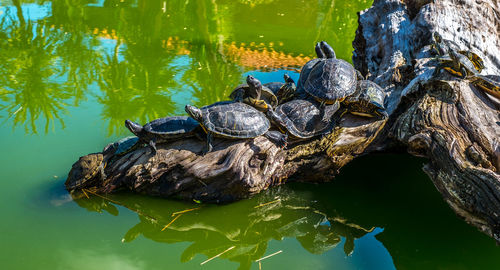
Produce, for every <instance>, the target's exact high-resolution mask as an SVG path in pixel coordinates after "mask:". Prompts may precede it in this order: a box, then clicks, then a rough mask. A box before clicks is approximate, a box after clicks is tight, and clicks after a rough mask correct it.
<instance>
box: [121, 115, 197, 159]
mask: <svg viewBox="0 0 500 270" xmlns="http://www.w3.org/2000/svg"><path fill="white" fill-rule="evenodd" d="M125 126H126V127H127V128H128V129H129V130H130V132H132V133H134V134H135V135H136V136H137V137H139V141H138V142H137V146H140V145H142V144H144V143H145V144H148V145H149V147H150V148H151V150H152V152H153V154H155V155H156V151H157V150H156V144H157V143H165V142H168V141H172V140H176V139H181V138H186V137H191V136H195V135H196V132H197V131H198V130H197V128H198V127H199V126H200V124H199V123H198V122H197V121H196V120H194V119H193V118H191V117H187V116H170V117H164V118H159V119H156V120H153V121H151V122H149V123H147V124H145V125H144V126H141V125H139V124H137V123H134V122H132V121H130V120H125Z"/></svg>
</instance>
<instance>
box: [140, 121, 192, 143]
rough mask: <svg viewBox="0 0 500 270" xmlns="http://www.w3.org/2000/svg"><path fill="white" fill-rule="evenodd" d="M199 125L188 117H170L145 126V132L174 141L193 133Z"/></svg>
mask: <svg viewBox="0 0 500 270" xmlns="http://www.w3.org/2000/svg"><path fill="white" fill-rule="evenodd" d="M199 125H200V124H199V123H198V122H197V121H196V120H194V119H193V118H191V117H188V116H170V117H164V118H159V119H156V120H153V121H151V122H149V123H147V124H145V125H144V131H145V132H147V133H148V134H151V135H155V136H159V137H162V138H165V139H172V138H179V137H183V136H185V135H186V133H191V132H192V131H193V130H194V129H195V128H196V127H198V126H199Z"/></svg>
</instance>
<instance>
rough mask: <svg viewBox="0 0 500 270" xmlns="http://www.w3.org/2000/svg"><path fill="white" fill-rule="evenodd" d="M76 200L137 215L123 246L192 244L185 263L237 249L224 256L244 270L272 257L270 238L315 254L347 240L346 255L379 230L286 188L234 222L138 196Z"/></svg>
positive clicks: (212, 210) (208, 210)
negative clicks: (292, 241)
mask: <svg viewBox="0 0 500 270" xmlns="http://www.w3.org/2000/svg"><path fill="white" fill-rule="evenodd" d="M87 194H89V192H87ZM75 202H76V203H78V204H79V205H80V206H81V207H84V208H86V209H88V210H90V211H97V212H102V211H106V212H108V213H110V214H112V215H118V210H117V208H116V207H115V205H114V204H117V205H121V206H125V207H127V208H129V209H130V210H132V211H134V212H136V213H137V214H138V216H139V220H140V222H139V223H138V224H136V225H135V226H133V227H132V228H130V229H129V230H128V232H127V233H126V234H125V235H124V236H123V240H122V241H123V242H132V241H134V240H135V239H136V238H137V237H138V236H140V235H143V236H144V237H146V238H149V239H151V240H154V241H156V242H163V243H177V242H191V243H192V244H191V245H190V246H189V247H187V248H186V249H185V250H184V252H183V253H182V255H181V261H182V262H187V261H190V260H192V259H193V258H194V257H195V256H196V255H197V254H204V255H206V256H207V257H208V258H210V257H213V256H215V255H217V254H220V253H221V252H223V251H225V250H227V249H228V248H231V247H233V246H234V248H232V249H231V250H230V251H228V252H226V253H224V254H223V255H222V256H221V258H224V259H227V260H230V261H234V262H238V263H239V264H240V269H249V268H250V267H251V265H252V263H253V262H254V261H255V260H257V259H259V258H262V257H264V256H265V255H266V254H267V253H269V252H270V251H269V250H268V243H269V241H271V240H283V239H284V238H295V239H297V240H298V241H299V242H300V244H301V245H302V247H303V248H304V249H305V250H307V251H309V252H310V253H312V254H323V253H325V252H327V251H329V250H331V249H333V248H335V247H336V246H337V245H338V244H339V243H341V241H342V240H343V239H344V240H345V241H344V244H343V249H344V252H345V254H346V255H350V254H352V253H353V251H354V249H355V246H354V240H355V239H358V238H361V237H363V236H364V235H366V234H367V233H370V232H372V231H373V230H374V227H369V228H364V227H362V226H360V225H357V224H354V223H352V222H350V221H348V220H346V219H345V218H343V217H341V216H336V215H328V214H326V213H324V212H322V210H321V209H319V208H317V207H315V205H314V203H312V202H310V201H308V200H305V199H304V198H303V197H301V196H300V195H299V194H296V193H295V192H293V191H292V190H289V189H286V188H282V189H281V190H280V189H274V190H273V191H269V192H266V193H265V194H263V195H261V196H259V197H258V199H257V200H254V201H253V202H252V205H250V204H246V205H245V206H244V207H241V208H240V209H238V211H234V209H233V211H231V212H230V215H231V216H230V219H229V220H228V219H227V218H220V217H219V215H221V214H223V213H224V212H225V211H224V209H223V208H224V207H217V206H199V205H198V206H197V205H195V206H193V207H194V208H192V209H190V210H192V211H188V212H184V213H179V214H175V213H176V212H182V210H184V209H175V207H173V206H171V203H170V202H167V201H163V202H159V201H158V200H154V199H146V198H144V200H143V199H142V198H141V200H137V198H134V197H133V196H113V197H101V196H100V197H95V196H93V197H90V198H87V197H86V196H84V195H82V197H81V198H79V199H76V200H75ZM201 208H203V209H201ZM173 213H174V214H173ZM216 213H219V214H216ZM172 221H173V222H172Z"/></svg>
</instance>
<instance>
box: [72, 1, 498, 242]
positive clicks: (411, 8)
mask: <svg viewBox="0 0 500 270" xmlns="http://www.w3.org/2000/svg"><path fill="white" fill-rule="evenodd" d="M499 19H500V6H499V4H498V3H497V2H496V1H493V0H485V1H481V3H478V2H477V1H471V0H469V1H452V0H442V1H432V3H431V1H425V0H421V1H400V0H375V1H374V4H373V6H372V7H371V8H369V9H367V10H365V11H363V12H360V16H359V27H358V30H357V32H356V38H355V40H354V42H353V45H354V48H355V51H354V56H353V62H354V65H355V67H356V68H357V69H358V70H360V71H361V72H362V73H363V75H365V76H366V77H368V78H369V79H370V80H373V81H375V82H377V83H378V84H379V85H381V86H382V87H383V88H384V89H385V91H386V93H387V95H388V97H387V100H386V106H387V110H388V112H389V115H390V118H389V120H388V121H386V120H381V121H376V120H374V119H365V118H361V117H355V116H352V115H350V114H345V115H344V116H343V117H342V118H341V119H337V120H338V126H337V127H336V128H335V129H334V131H333V132H332V133H331V134H329V135H327V136H324V137H322V138H317V139H313V140H309V141H306V142H299V143H295V144H292V145H290V146H289V147H288V149H279V148H277V147H276V146H275V145H274V144H273V143H271V142H270V141H269V140H267V139H266V138H264V137H257V138H255V139H252V140H244V141H242V140H234V141H232V140H216V141H215V144H214V150H213V152H211V153H208V154H206V155H204V156H202V155H201V154H200V153H201V152H202V149H203V148H204V147H205V143H204V142H202V141H199V140H196V139H186V140H182V141H176V142H172V143H169V144H163V145H159V146H158V154H157V155H156V156H153V155H152V154H151V153H150V150H149V149H148V148H143V149H139V150H136V151H134V152H132V153H129V154H127V155H124V156H122V157H120V158H118V159H116V160H114V161H113V162H109V164H107V166H106V167H105V169H104V174H101V173H100V172H98V170H97V166H99V165H100V163H99V162H96V161H100V160H102V161H104V162H105V161H106V160H109V158H110V155H111V154H110V153H109V151H103V152H102V153H96V154H90V155H87V156H85V157H82V158H81V159H80V160H79V161H78V162H76V163H75V164H74V165H73V169H72V170H71V172H70V174H69V176H68V179H67V182H66V184H67V187H68V189H79V188H83V187H84V188H91V189H92V190H93V192H114V191H118V190H123V189H128V190H132V191H135V192H139V193H145V194H150V195H155V196H162V197H175V198H182V199H188V200H192V199H194V200H200V201H203V202H229V201H234V200H238V199H242V198H246V197H248V196H251V195H252V194H255V193H258V192H259V191H261V190H263V189H266V188H268V187H270V186H274V185H278V184H282V183H285V182H287V181H292V180H294V181H307V182H321V181H330V180H332V179H333V177H334V175H336V174H337V173H338V171H339V169H340V168H341V167H342V166H344V165H345V164H347V163H348V162H349V161H351V160H352V159H353V158H355V157H357V156H359V155H363V154H367V153H369V152H372V151H384V152H390V151H393V150H394V149H395V147H398V148H400V147H404V148H406V149H407V150H408V152H409V153H411V154H413V155H417V156H424V157H427V158H428V159H429V163H428V164H427V165H425V167H424V170H425V171H426V172H427V174H428V175H429V177H430V178H431V179H432V181H433V182H434V185H435V186H436V188H437V189H438V190H439V191H440V192H441V194H442V195H443V198H444V199H445V200H446V201H447V202H448V204H449V205H450V206H451V208H452V209H453V210H454V211H455V212H456V213H457V214H458V215H459V216H461V217H463V218H464V219H465V220H466V221H467V222H468V223H470V224H472V225H474V226H476V227H478V228H479V229H480V230H481V231H483V232H485V233H486V234H488V235H490V236H492V237H494V238H495V239H496V240H497V241H500V175H499V174H498V172H499V170H500V111H499V109H500V101H499V100H497V99H495V98H494V97H491V96H488V95H487V94H485V93H484V92H482V91H480V90H479V89H476V88H475V87H474V86H473V85H472V84H471V83H470V81H468V80H461V79H458V78H456V77H453V76H451V75H449V74H447V73H446V72H441V73H436V74H435V67H436V65H437V62H436V60H435V59H434V56H433V55H432V54H431V52H430V45H429V44H431V42H432V32H434V31H437V32H439V33H440V34H441V35H442V36H443V38H445V39H448V40H450V41H451V43H453V45H454V46H455V47H456V48H458V49H462V50H471V51H473V52H475V53H477V54H478V55H479V56H480V57H482V58H483V59H484V62H485V70H484V71H483V72H482V73H483V74H500V44H499V42H500V41H499V39H498V37H499V36H500V33H499V32H500V20H499ZM388 169H389V168H388ZM96 172H97V173H96ZM89 175H90V176H91V177H89ZM101 175H105V176H106V177H100V176H101ZM84 176H87V178H83V177H84Z"/></svg>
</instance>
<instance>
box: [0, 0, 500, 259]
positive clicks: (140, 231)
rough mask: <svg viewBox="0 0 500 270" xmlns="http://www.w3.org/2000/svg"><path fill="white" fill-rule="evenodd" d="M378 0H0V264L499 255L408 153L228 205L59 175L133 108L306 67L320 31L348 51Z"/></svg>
mask: <svg viewBox="0 0 500 270" xmlns="http://www.w3.org/2000/svg"><path fill="white" fill-rule="evenodd" d="M370 5H371V1H362V0H361V1H359V0H358V1H354V0H349V1H333V0H329V1H327V0H316V1H290V0H289V1H285V0H255V1H251V0H237V1H234V0H211V1H208V0H183V1H156V0H149V1H141V0H138V1H128V0H121V1H118V0H116V1H100V0H95V1H85V0H82V1H62V0H61V1H19V0H15V1H4V0H0V72H1V76H0V121H1V122H0V123H1V126H0V127H1V129H0V149H2V155H0V161H1V163H0V164H1V169H2V174H1V175H2V178H1V188H0V209H1V214H2V218H1V222H0V268H1V269H199V268H200V269H259V263H257V262H255V261H256V260H258V259H259V258H262V257H265V256H267V255H272V254H274V253H276V252H279V251H281V253H278V254H276V255H274V256H271V257H269V258H267V259H264V260H262V261H261V265H260V267H261V268H262V269H499V268H500V261H499V258H500V249H499V248H498V247H496V245H495V243H494V241H493V240H492V239H491V238H489V237H487V236H485V235H484V234H482V233H480V232H479V231H477V229H475V228H474V227H472V226H469V225H467V224H466V223H465V222H463V221H462V220H461V219H459V218H458V217H456V216H455V214H454V213H453V211H452V210H451V209H450V208H449V207H448V206H447V205H446V203H445V202H444V201H443V200H442V199H441V196H440V195H439V193H438V192H437V191H436V189H435V188H434V186H433V185H432V183H431V181H430V180H429V178H428V177H427V176H426V175H425V174H424V173H423V172H422V170H421V167H422V164H424V163H425V160H423V159H417V158H413V157H410V156H408V155H372V156H367V157H363V158H359V159H357V160H355V161H354V162H352V163H351V164H349V165H348V166H346V167H345V168H343V169H342V170H341V174H340V175H339V176H338V177H337V178H336V179H335V181H333V182H332V183H328V184H317V185H312V184H294V183H291V184H288V185H285V186H281V187H276V188H272V189H270V190H268V191H266V192H263V193H261V194H259V195H257V196H255V197H254V198H252V199H248V200H244V201H240V202H236V203H233V204H229V205H224V206H216V205H204V204H196V203H186V202H178V201H171V200H165V199H159V198H148V197H144V196H138V195H133V194H116V195H107V197H105V198H101V197H96V196H92V195H91V194H90V195H91V196H90V198H88V199H87V198H81V199H78V200H73V199H72V198H71V196H69V195H68V193H67V192H66V191H65V189H64V181H65V179H66V175H67V173H68V171H69V170H70V168H71V165H72V164H73V163H74V162H75V161H76V160H77V159H78V157H80V156H82V155H85V154H88V153H91V152H98V151H101V150H102V148H103V147H104V146H105V145H106V144H107V143H109V142H112V141H115V140H117V139H119V138H121V137H124V136H129V135H130V134H129V132H128V131H127V130H126V128H125V127H124V125H123V121H124V120H125V119H131V120H133V121H138V122H140V123H146V122H147V121H150V120H152V119H155V118H158V117H164V116H167V115H178V114H184V111H183V108H184V105H185V104H187V103H190V104H195V105H197V106H201V105H205V104H210V103H213V102H216V101H219V100H224V99H226V97H227V96H228V94H229V93H230V92H231V90H232V89H233V88H234V87H235V86H236V85H238V84H240V83H242V82H244V78H245V77H246V75H248V74H252V75H254V76H255V77H257V78H258V79H260V80H261V81H262V82H264V83H266V82H271V81H282V77H283V74H284V73H288V74H290V75H291V76H292V77H293V78H294V79H297V78H298V70H299V69H300V66H301V65H303V64H304V63H305V62H306V61H307V60H308V59H310V58H311V57H314V54H313V53H314V50H313V47H314V44H315V42H317V41H319V40H327V41H328V42H329V43H330V44H332V45H333V47H334V48H335V50H336V52H337V56H338V57H339V58H343V59H346V60H348V61H350V59H351V55H352V46H351V42H352V40H353V39H354V32H355V29H356V28H357V15H356V12H358V11H360V10H363V9H365V8H367V7H369V6H370ZM193 208H199V209H195V210H193V211H190V212H186V213H183V214H181V215H175V217H174V216H172V213H175V212H178V211H182V210H186V209H193ZM174 218H175V221H174V222H173V223H171V221H172V220H173V219H174ZM169 223H171V224H170V225H169V226H168V227H166V225H168V224H169ZM165 227H166V228H165ZM226 250H229V251H227V252H226V253H224V254H222V255H221V256H220V257H218V258H215V259H213V260H211V261H209V262H207V263H205V264H204V265H203V266H201V265H200V263H202V262H204V261H206V260H207V259H209V258H211V257H213V256H215V255H217V254H220V253H222V252H223V251H226Z"/></svg>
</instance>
